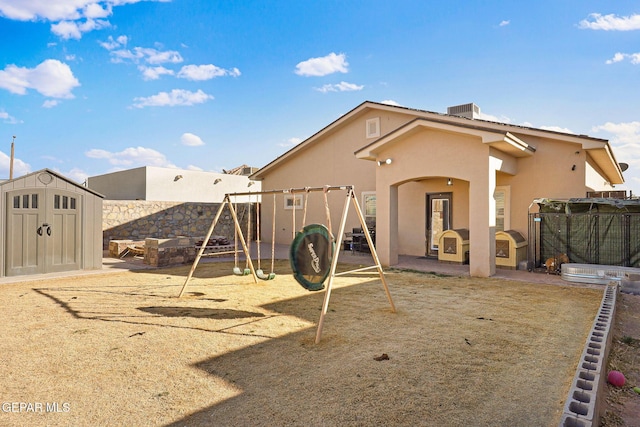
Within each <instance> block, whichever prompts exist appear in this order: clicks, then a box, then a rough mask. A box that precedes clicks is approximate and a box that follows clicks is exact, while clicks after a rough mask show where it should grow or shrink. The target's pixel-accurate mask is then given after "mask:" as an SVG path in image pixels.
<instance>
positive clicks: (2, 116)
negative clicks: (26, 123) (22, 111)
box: [0, 111, 18, 125]
mask: <svg viewBox="0 0 640 427" xmlns="http://www.w3.org/2000/svg"><path fill="white" fill-rule="evenodd" d="M0 120H2V121H4V122H5V123H8V124H11V125H14V124H16V123H18V121H17V120H16V118H15V117H13V116H11V115H10V114H9V113H7V112H6V111H0Z"/></svg>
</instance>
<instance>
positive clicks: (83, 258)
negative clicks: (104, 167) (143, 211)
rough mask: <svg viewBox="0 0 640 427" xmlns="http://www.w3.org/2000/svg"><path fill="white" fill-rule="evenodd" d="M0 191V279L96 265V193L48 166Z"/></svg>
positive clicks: (99, 235)
mask: <svg viewBox="0 0 640 427" xmlns="http://www.w3.org/2000/svg"><path fill="white" fill-rule="evenodd" d="M0 191H1V192H2V197H0V208H1V209H0V212H2V218H1V220H0V241H1V242H2V244H1V245H0V277H4V276H21V275H29V274H42V273H53V272H61V271H73V270H91V269H99V268H102V199H103V196H102V195H100V194H98V193H96V192H94V191H92V190H90V189H88V188H86V187H83V186H82V185H80V184H78V183H76V182H73V181H72V180H70V179H68V178H65V177H64V176H62V175H60V174H58V173H56V172H54V171H52V170H49V169H42V170H40V171H37V172H33V173H30V174H28V175H24V176H22V177H19V178H15V179H11V180H8V181H4V182H1V183H0Z"/></svg>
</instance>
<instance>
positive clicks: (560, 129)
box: [540, 126, 575, 135]
mask: <svg viewBox="0 0 640 427" xmlns="http://www.w3.org/2000/svg"><path fill="white" fill-rule="evenodd" d="M540 129H544V130H550V131H552V132H561V133H570V134H573V135H575V132H573V131H572V130H571V129H569V128H563V127H560V126H540Z"/></svg>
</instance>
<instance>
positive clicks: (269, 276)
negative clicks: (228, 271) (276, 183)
mask: <svg viewBox="0 0 640 427" xmlns="http://www.w3.org/2000/svg"><path fill="white" fill-rule="evenodd" d="M271 230H272V234H271V272H270V273H269V274H266V273H265V272H264V271H263V270H262V268H261V266H260V203H259V202H257V203H256V234H257V237H256V243H257V245H258V269H257V270H256V276H258V279H262V280H273V279H275V278H276V273H274V271H273V270H274V264H275V258H276V195H275V193H274V195H273V223H272V225H271Z"/></svg>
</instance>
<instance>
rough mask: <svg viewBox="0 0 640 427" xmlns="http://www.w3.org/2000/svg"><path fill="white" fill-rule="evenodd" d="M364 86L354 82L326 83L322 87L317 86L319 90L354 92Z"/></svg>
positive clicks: (323, 91)
mask: <svg viewBox="0 0 640 427" xmlns="http://www.w3.org/2000/svg"><path fill="white" fill-rule="evenodd" d="M363 88H364V86H360V85H357V84H354V83H347V82H340V83H337V84H326V85H324V86H322V87H318V88H315V89H316V90H317V91H318V92H322V93H327V92H353V91H356V90H362V89H363Z"/></svg>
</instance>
